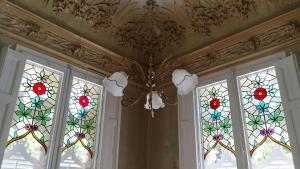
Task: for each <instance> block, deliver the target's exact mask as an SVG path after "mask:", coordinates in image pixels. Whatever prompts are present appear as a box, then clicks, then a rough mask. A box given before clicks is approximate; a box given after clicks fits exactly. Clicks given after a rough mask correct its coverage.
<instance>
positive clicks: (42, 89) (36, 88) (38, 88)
mask: <svg viewBox="0 0 300 169" xmlns="http://www.w3.org/2000/svg"><path fill="white" fill-rule="evenodd" d="M33 92H34V93H35V94H37V95H43V94H45V93H46V86H45V85H44V84H43V83H41V82H38V83H35V84H34V85H33Z"/></svg>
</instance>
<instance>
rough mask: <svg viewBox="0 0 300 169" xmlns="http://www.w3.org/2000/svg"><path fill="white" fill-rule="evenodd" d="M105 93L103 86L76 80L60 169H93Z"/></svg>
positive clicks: (71, 97) (73, 86) (72, 92)
mask: <svg viewBox="0 0 300 169" xmlns="http://www.w3.org/2000/svg"><path fill="white" fill-rule="evenodd" d="M102 90H103V89H102V86H99V85H96V84H94V83H91V82H88V81H85V80H82V79H79V78H76V77H75V78H74V79H73V82H72V89H71V96H70V103H69V111H68V118H67V124H66V132H65V136H64V145H63V152H62V157H61V163H60V168H63V169H73V168H74V169H75V168H81V169H89V168H91V159H92V157H93V151H94V143H95V134H96V133H95V132H96V130H95V128H96V119H97V118H96V117H97V116H99V114H97V112H98V110H100V109H101V103H102V100H101V99H102Z"/></svg>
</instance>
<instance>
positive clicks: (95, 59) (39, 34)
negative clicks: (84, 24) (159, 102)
mask: <svg viewBox="0 0 300 169" xmlns="http://www.w3.org/2000/svg"><path fill="white" fill-rule="evenodd" d="M1 6H2V8H1V9H0V34H1V35H2V36H7V37H9V38H11V39H13V40H15V41H17V42H18V43H22V44H25V45H29V46H31V47H33V48H36V49H38V50H42V51H44V52H46V53H48V54H50V55H52V56H54V57H58V58H59V59H61V60H64V61H67V62H71V63H73V64H75V65H78V66H80V67H83V68H86V69H89V70H93V71H95V72H97V73H99V74H102V75H108V74H110V73H112V72H115V71H121V70H122V71H125V72H126V73H127V74H129V77H130V80H131V81H134V82H136V83H140V82H141V81H142V80H143V77H142V72H141V71H140V67H139V64H138V63H136V62H135V61H133V60H129V59H127V58H125V57H122V56H120V55H118V54H115V53H113V52H112V51H109V50H108V49H105V48H103V47H101V46H99V45H97V44H94V43H92V42H90V41H88V40H86V39H84V38H82V37H80V36H77V35H75V34H73V33H71V32H69V31H67V30H65V29H63V28H61V27H59V26H57V25H55V24H53V23H50V22H49V21H47V20H44V19H42V18H40V17H38V16H36V15H34V14H32V13H30V12H28V11H26V10H24V9H23V8H20V7H18V6H16V5H14V4H12V3H10V2H4V4H1Z"/></svg>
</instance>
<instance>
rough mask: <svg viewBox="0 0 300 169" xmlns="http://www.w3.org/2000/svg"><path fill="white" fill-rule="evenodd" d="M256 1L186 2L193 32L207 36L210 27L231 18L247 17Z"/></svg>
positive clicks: (209, 0) (204, 0)
mask: <svg viewBox="0 0 300 169" xmlns="http://www.w3.org/2000/svg"><path fill="white" fill-rule="evenodd" d="M255 1H256V0H221V1H212V0H203V1H186V3H185V5H186V8H188V10H187V11H188V13H189V15H190V16H191V27H192V28H193V30H194V31H195V32H198V33H201V34H206V35H209V33H210V32H211V28H212V26H220V25H222V23H224V22H225V21H226V20H227V19H229V18H232V17H243V16H244V17H247V15H248V13H249V12H250V11H251V10H253V9H255V6H256V2H255Z"/></svg>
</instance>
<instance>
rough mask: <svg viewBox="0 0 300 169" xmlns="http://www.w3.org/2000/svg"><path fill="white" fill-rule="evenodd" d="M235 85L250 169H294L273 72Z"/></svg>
mask: <svg viewBox="0 0 300 169" xmlns="http://www.w3.org/2000/svg"><path fill="white" fill-rule="evenodd" d="M238 82H239V90H240V98H241V101H242V109H243V112H244V116H245V119H246V129H247V133H248V141H249V147H250V155H251V157H252V165H253V168H255V169H269V168H270V169H273V168H274V169H275V168H276V169H277V168H286V169H293V168H294V165H293V161H292V153H291V146H290V140H289V136H288V131H287V126H286V121H285V116H284V111H283V107H282V101H281V96H280V90H279V85H278V81H277V77H276V71H275V68H274V67H270V68H267V69H263V70H259V71H256V72H252V73H249V74H246V75H242V76H240V77H238ZM280 161H281V162H280Z"/></svg>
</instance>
